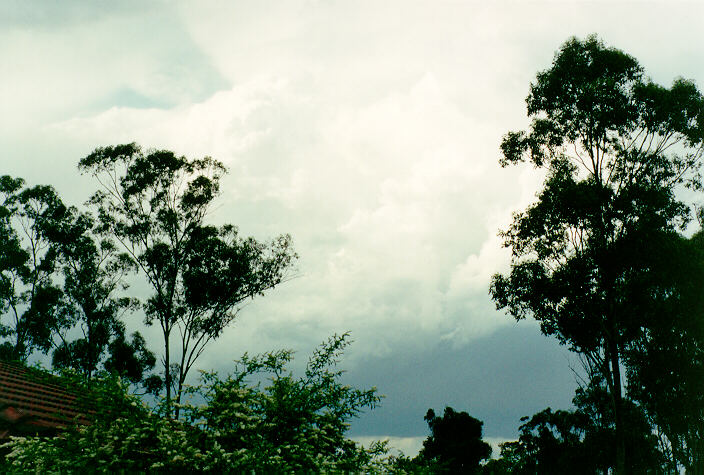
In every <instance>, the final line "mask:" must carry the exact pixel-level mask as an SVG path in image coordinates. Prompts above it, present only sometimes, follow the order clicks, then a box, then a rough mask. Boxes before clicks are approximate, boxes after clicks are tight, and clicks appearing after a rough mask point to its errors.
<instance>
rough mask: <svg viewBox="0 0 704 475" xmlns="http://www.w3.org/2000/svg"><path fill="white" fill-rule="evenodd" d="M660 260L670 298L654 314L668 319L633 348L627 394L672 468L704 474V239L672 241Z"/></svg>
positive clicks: (657, 323) (660, 278) (661, 275)
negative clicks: (644, 415) (642, 413)
mask: <svg viewBox="0 0 704 475" xmlns="http://www.w3.org/2000/svg"><path fill="white" fill-rule="evenodd" d="M658 257H659V260H660V264H661V265H660V266H659V267H658V269H657V276H658V277H657V279H658V281H660V282H662V283H663V287H664V288H666V289H668V293H667V297H666V298H664V299H661V300H660V301H659V302H657V307H656V308H655V309H654V311H656V312H658V313H661V314H663V315H666V316H667V318H662V319H659V320H656V321H654V322H653V325H651V326H650V327H649V328H648V329H647V330H646V331H643V332H642V333H641V334H640V335H639V338H638V339H637V341H636V344H634V345H633V347H632V348H631V349H629V351H628V353H627V355H626V361H627V364H626V368H627V371H628V380H629V388H628V389H629V394H631V395H632V397H633V398H634V399H635V400H636V401H638V402H639V404H641V405H642V407H643V408H644V409H645V410H646V413H647V414H648V416H649V417H650V418H651V421H652V424H653V426H654V427H655V430H656V433H657V434H658V436H659V437H660V441H661V449H662V451H663V453H665V454H666V455H668V456H669V458H670V460H671V468H672V469H673V470H677V469H678V468H679V467H681V468H684V469H685V470H686V472H687V473H704V442H703V441H704V293H702V288H704V234H703V233H702V231H699V232H698V233H697V234H695V235H694V236H692V237H691V238H690V239H686V238H683V237H678V238H677V239H673V241H672V242H671V243H670V245H669V246H667V247H663V248H662V249H661V252H660V253H659V255H658ZM678 465H679V467H678Z"/></svg>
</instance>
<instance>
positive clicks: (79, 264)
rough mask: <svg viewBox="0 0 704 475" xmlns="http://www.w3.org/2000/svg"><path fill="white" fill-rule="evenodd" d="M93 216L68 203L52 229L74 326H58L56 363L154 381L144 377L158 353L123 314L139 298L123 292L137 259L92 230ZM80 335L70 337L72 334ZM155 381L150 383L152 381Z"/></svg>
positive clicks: (69, 320) (65, 307)
mask: <svg viewBox="0 0 704 475" xmlns="http://www.w3.org/2000/svg"><path fill="white" fill-rule="evenodd" d="M93 227H94V220H93V218H92V217H91V216H90V215H88V214H87V213H79V212H78V211H77V210H76V209H74V208H69V210H68V213H67V216H66V219H65V220H64V221H63V222H62V225H61V226H55V227H53V228H52V229H50V230H49V232H48V236H49V238H50V239H51V240H52V242H53V243H54V245H55V247H56V249H57V254H58V263H59V267H60V270H61V275H62V277H63V279H62V281H63V282H62V286H61V290H62V292H63V310H64V314H65V315H67V324H68V325H70V327H71V329H73V330H74V331H73V332H60V333H59V334H58V337H59V343H58V345H57V346H56V348H55V349H54V351H53V355H52V356H53V366H54V367H56V368H73V369H74V370H76V371H78V372H79V373H81V374H83V375H84V376H86V377H87V378H91V377H92V376H93V375H94V374H95V372H96V371H98V370H99V369H105V370H108V371H110V372H116V373H118V374H120V375H122V376H123V377H125V378H127V379H128V380H129V381H131V382H132V383H134V384H140V383H141V384H144V385H146V386H150V385H151V386H153V385H154V379H153V378H152V379H148V378H146V379H145V373H146V372H147V371H149V370H151V369H152V368H153V367H154V365H155V363H156V358H155V356H154V354H153V353H152V352H150V351H149V350H148V349H147V348H146V344H145V340H144V338H143V337H142V336H141V335H140V334H139V332H135V333H133V334H132V335H131V338H129V337H128V336H127V334H126V326H125V323H124V321H123V316H124V315H125V314H126V313H127V312H130V311H133V310H135V309H136V308H137V307H138V305H139V301H138V300H137V299H134V298H130V297H127V296H124V295H123V294H124V292H125V291H126V290H127V288H128V286H127V284H126V283H125V278H126V276H127V275H128V274H130V273H132V272H133V271H134V268H135V265H134V262H133V261H132V260H131V259H130V257H129V255H127V253H125V252H119V249H118V248H117V246H116V244H115V243H114V241H112V240H110V239H107V238H98V237H97V236H94V235H93V233H92V230H93ZM76 333H78V337H76V338H73V339H70V336H71V334H74V335H75V334H76ZM150 381H151V384H150Z"/></svg>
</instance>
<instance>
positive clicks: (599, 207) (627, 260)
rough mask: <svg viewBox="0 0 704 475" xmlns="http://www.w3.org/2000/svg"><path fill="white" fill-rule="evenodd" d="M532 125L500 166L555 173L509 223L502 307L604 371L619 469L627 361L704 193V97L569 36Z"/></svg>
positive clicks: (535, 89)
mask: <svg viewBox="0 0 704 475" xmlns="http://www.w3.org/2000/svg"><path fill="white" fill-rule="evenodd" d="M526 102H527V106H528V115H529V116H531V117H532V118H533V121H532V123H531V126H530V131H529V132H509V133H508V134H506V136H505V137H504V140H503V142H502V144H501V149H502V152H503V159H502V165H504V166H505V165H508V164H514V163H518V162H522V161H524V160H528V161H530V162H531V163H533V164H534V165H535V166H537V167H543V168H545V169H546V170H547V172H548V173H547V178H546V181H545V185H544V187H543V190H542V191H541V192H540V194H539V196H538V201H537V202H536V203H535V204H533V205H531V206H530V207H528V208H527V209H526V210H525V211H524V212H521V213H517V214H515V216H514V221H513V224H512V225H511V226H510V228H509V229H508V230H507V231H505V232H503V233H502V234H503V237H504V244H505V246H507V247H510V248H511V250H512V265H511V270H510V272H509V274H508V275H498V274H497V275H495V276H494V278H493V280H492V283H491V287H490V293H491V295H492V298H493V299H494V301H495V302H496V305H497V308H499V309H506V311H507V312H508V313H509V314H511V315H512V316H514V317H515V318H516V319H522V318H525V317H528V316H532V317H533V318H535V319H536V320H538V321H539V322H540V325H541V330H542V331H543V333H544V334H546V335H554V336H556V337H557V338H558V339H559V341H560V342H561V343H563V344H567V345H569V347H570V349H571V350H573V351H575V352H577V353H579V354H580V355H581V357H582V358H583V360H584V362H585V366H586V368H587V370H588V372H589V373H590V374H591V375H597V374H598V375H599V376H600V377H601V378H603V380H604V381H605V384H606V388H607V391H608V394H609V397H610V399H611V406H612V410H613V413H614V421H615V446H616V454H617V456H616V459H617V466H616V473H625V472H626V470H627V467H628V465H629V464H632V463H633V459H632V458H630V457H629V456H628V455H627V453H626V446H627V442H626V437H627V432H628V431H627V428H625V427H624V389H623V376H622V365H623V364H624V362H625V359H624V358H625V354H626V352H627V351H628V349H629V348H630V347H631V346H632V345H634V343H635V341H636V340H637V339H638V337H639V335H640V334H641V333H642V331H643V329H644V328H647V327H648V326H649V325H650V324H651V323H650V321H649V320H650V319H651V318H657V315H653V314H652V312H649V313H647V314H645V315H643V314H641V313H640V312H637V311H636V309H643V308H651V307H652V305H653V302H651V300H658V299H663V298H665V296H667V295H668V293H669V290H668V289H663V288H662V286H661V285H660V283H658V282H655V281H654V280H653V279H651V278H650V277H651V276H652V273H651V267H652V265H653V264H652V259H653V256H654V255H656V254H657V251H658V244H659V243H662V242H668V241H670V240H672V239H673V238H674V237H675V236H676V232H677V230H678V229H682V228H683V227H684V225H685V224H686V223H687V222H688V220H689V209H688V207H687V206H686V205H685V204H684V203H682V202H680V201H679V200H678V199H677V198H676V196H675V190H676V188H677V187H678V186H681V185H682V186H689V187H692V188H694V189H701V177H700V175H699V171H698V170H699V166H700V159H701V156H702V143H704V99H703V98H702V96H701V94H700V92H699V90H698V89H697V88H696V86H695V85H694V83H693V82H691V81H686V80H683V79H678V80H676V81H675V82H674V83H673V85H672V87H671V88H669V89H668V88H665V87H662V86H659V85H657V84H654V83H652V82H651V81H649V80H647V79H646V78H644V76H643V73H642V68H641V67H640V66H639V65H638V63H637V61H636V60H635V59H634V58H632V57H631V56H629V55H627V54H625V53H623V52H621V51H619V50H616V49H614V48H608V47H606V46H604V45H603V43H601V42H600V41H599V40H598V39H597V38H596V37H594V36H591V37H589V38H587V39H586V40H584V41H580V40H577V39H571V40H569V41H567V42H566V43H565V44H564V45H563V46H562V48H561V49H560V50H559V51H558V53H557V54H556V56H555V59H554V61H553V64H552V67H551V68H550V69H548V70H546V71H543V72H540V73H538V75H537V78H536V82H535V83H533V84H532V85H531V88H530V94H529V96H528V98H527V100H526Z"/></svg>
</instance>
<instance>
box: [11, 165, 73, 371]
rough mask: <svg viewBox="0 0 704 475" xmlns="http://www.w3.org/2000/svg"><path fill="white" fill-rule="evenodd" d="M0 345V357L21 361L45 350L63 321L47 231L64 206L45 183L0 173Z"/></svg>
mask: <svg viewBox="0 0 704 475" xmlns="http://www.w3.org/2000/svg"><path fill="white" fill-rule="evenodd" d="M0 200H2V201H1V202H0V311H2V316H3V321H2V325H1V326H0V336H2V337H4V338H6V339H7V340H6V341H5V342H4V343H3V344H2V346H0V354H1V355H2V357H4V358H9V359H14V360H19V361H26V360H27V358H28V357H29V355H30V354H31V353H32V352H33V351H42V352H44V353H47V352H48V351H50V350H51V349H52V347H53V342H54V337H55V336H56V334H57V332H59V331H61V330H62V329H63V328H65V327H66V325H67V324H68V323H67V321H66V315H65V314H64V313H63V312H62V308H61V300H62V293H61V289H60V288H59V286H58V284H57V283H56V278H55V277H56V276H55V271H56V266H57V257H58V253H57V249H56V247H55V246H54V245H53V243H52V242H51V240H50V239H49V238H48V233H49V232H50V230H51V229H53V228H55V227H56V226H57V225H59V224H60V223H61V221H62V220H63V219H64V216H65V214H66V212H67V208H66V206H65V205H64V204H63V203H62V202H61V200H60V199H59V197H58V195H57V194H56V192H55V191H54V189H53V188H51V187H50V186H34V187H24V181H23V180H22V179H19V178H12V177H9V176H7V175H5V176H2V177H0Z"/></svg>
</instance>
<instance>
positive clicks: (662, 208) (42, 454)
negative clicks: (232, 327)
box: [0, 36, 704, 474]
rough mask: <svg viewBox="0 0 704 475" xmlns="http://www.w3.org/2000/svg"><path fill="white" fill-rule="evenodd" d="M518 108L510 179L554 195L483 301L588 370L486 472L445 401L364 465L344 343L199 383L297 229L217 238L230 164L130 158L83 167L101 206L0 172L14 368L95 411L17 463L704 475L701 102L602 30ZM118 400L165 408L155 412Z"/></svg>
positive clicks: (364, 399)
mask: <svg viewBox="0 0 704 475" xmlns="http://www.w3.org/2000/svg"><path fill="white" fill-rule="evenodd" d="M526 102H527V110H528V116H529V117H530V118H531V119H532V121H531V123H530V126H529V129H528V130H527V131H519V132H509V133H508V134H506V135H505V137H504V139H503V141H502V144H501V151H502V158H501V164H502V165H503V166H509V165H515V164H519V163H521V162H529V163H530V164H532V165H533V166H535V167H538V168H543V169H544V170H545V172H546V179H545V182H544V186H543V188H542V190H540V192H539V193H538V195H537V200H536V201H535V203H533V204H532V205H530V206H529V207H528V208H527V209H526V210H524V211H521V212H517V213H516V214H515V215H514V219H513V223H512V224H511V225H510V226H509V228H508V229H506V230H504V231H502V236H503V238H504V245H505V246H506V247H507V248H509V249H510V250H511V253H512V261H511V267H510V270H509V271H508V272H507V273H506V274H503V275H502V274H496V275H495V276H494V277H493V279H492V282H491V286H490V289H489V291H490V294H491V297H492V298H493V300H494V301H495V303H496V306H497V308H498V309H503V310H505V311H506V312H507V313H508V314H509V315H511V316H512V317H514V318H515V319H517V320H520V319H524V318H534V319H535V320H537V321H538V322H539V324H540V329H541V331H542V332H543V333H544V334H545V335H546V336H550V337H555V338H557V339H558V341H559V342H560V343H561V344H564V345H566V346H567V347H568V348H569V349H570V350H571V351H573V352H574V353H575V354H576V355H578V357H579V359H580V361H581V362H582V365H583V373H582V376H583V378H582V380H581V381H580V384H579V387H578V389H577V391H576V394H575V397H574V400H573V407H572V408H571V409H569V410H553V409H551V408H546V409H544V410H542V411H540V412H538V413H536V414H534V415H532V416H526V417H524V418H523V419H521V425H520V427H519V438H518V439H517V440H516V441H511V442H506V443H504V444H502V445H501V450H500V453H499V454H498V456H497V458H495V459H493V460H490V459H489V457H490V455H491V447H490V446H489V445H488V444H487V443H486V442H484V441H483V440H482V422H481V421H479V420H477V419H475V418H473V417H472V416H470V415H469V414H468V413H467V412H463V411H456V410H454V409H453V408H450V407H447V408H445V410H444V413H443V415H442V416H438V415H436V414H435V412H434V410H432V409H430V410H428V412H427V414H426V416H425V420H426V422H427V423H428V428H429V432H430V434H429V436H428V438H427V439H426V440H425V441H424V443H423V448H422V449H421V451H420V453H419V454H418V456H417V457H415V458H412V459H411V458H408V457H405V456H403V455H399V456H389V454H388V449H387V447H385V446H384V444H375V445H373V446H372V447H370V448H367V449H365V448H362V447H360V446H358V445H357V444H355V443H354V442H352V441H351V440H349V439H348V438H347V437H346V436H345V431H346V430H347V428H348V422H349V420H350V418H352V417H354V416H355V415H357V414H358V413H359V411H361V410H363V409H364V408H373V407H374V406H375V405H377V404H378V403H379V401H380V396H379V395H377V393H376V390H375V389H373V388H372V389H370V390H359V389H356V388H352V387H349V386H346V385H344V384H342V382H341V381H340V378H341V375H342V372H341V371H340V370H337V369H335V366H336V364H337V362H338V361H339V359H340V356H341V352H342V350H343V349H344V348H345V347H346V345H347V344H348V338H347V335H343V336H341V337H333V338H331V339H330V340H329V341H327V342H326V343H324V344H323V345H322V346H321V347H320V348H319V349H318V350H317V351H316V352H315V353H314V355H313V356H312V357H311V359H310V360H309V363H308V365H307V367H306V370H305V372H304V375H303V376H300V377H295V376H294V375H293V374H292V373H291V372H290V371H289V370H288V369H287V364H288V363H289V362H290V361H291V358H292V353H291V352H288V351H280V352H275V353H268V354H265V355H260V356H256V357H250V356H248V355H245V356H244V357H242V359H241V360H240V361H239V364H238V366H237V367H236V368H235V369H234V372H233V373H232V374H231V375H229V376H227V377H224V378H221V377H218V376H217V375H215V374H211V373H203V374H202V376H201V382H200V384H196V385H194V386H192V387H189V386H188V385H186V379H187V377H188V375H189V374H190V370H191V369H192V368H193V366H194V364H195V362H196V360H197V358H198V357H199V356H200V355H201V354H202V352H203V351H204V350H205V348H206V346H207V344H208V342H210V341H212V340H213V339H216V338H218V337H219V336H220V335H221V333H222V331H223V330H224V329H225V328H226V327H227V326H228V325H229V324H230V323H231V322H232V321H233V320H234V319H235V318H236V316H237V313H238V310H239V308H240V306H241V304H242V302H244V301H245V300H246V299H249V298H253V297H255V296H258V295H262V294H263V293H264V292H265V291H267V290H269V289H271V288H273V287H275V286H276V285H278V284H280V283H281V282H283V281H284V280H285V279H286V278H287V277H288V276H289V275H290V271H291V269H292V266H293V264H294V262H295V260H296V254H295V253H294V251H293V250H292V245H291V238H290V237H289V236H288V235H282V236H279V237H278V238H275V239H274V240H272V241H270V242H268V243H262V242H259V241H256V240H255V239H253V238H242V237H240V235H239V233H238V231H237V228H236V227H234V226H232V225H224V226H220V227H216V226H213V225H210V224H208V223H207V222H206V217H207V213H208V210H209V209H210V206H211V204H212V203H213V200H214V199H215V198H216V197H217V195H218V192H219V186H220V179H221V177H222V175H223V173H224V172H225V169H224V167H223V166H222V164H221V163H219V162H217V161H216V160H213V159H210V158H205V159H200V160H189V159H186V158H184V157H178V156H176V155H174V154H173V153H172V152H169V151H161V150H157V151H148V152H143V151H142V150H141V149H140V148H139V147H138V146H137V145H135V144H127V145H118V146H114V147H105V148H99V149H96V150H95V151H94V152H93V153H91V154H90V155H88V156H87V157H85V158H83V159H82V160H81V161H80V163H79V168H80V170H81V171H83V172H84V173H87V174H90V175H91V176H93V177H94V178H95V179H96V181H97V183H98V185H99V190H98V191H97V192H96V193H94V194H93V195H92V197H91V198H90V200H89V205H90V206H89V211H80V210H78V209H77V208H74V207H70V206H66V205H65V204H64V203H63V202H62V201H61V200H60V198H59V197H58V195H57V194H56V192H55V191H54V190H53V189H52V188H51V187H48V186H34V187H28V186H25V184H24V182H23V181H22V180H20V179H17V178H12V177H8V176H3V177H0V200H2V201H1V202H0V299H1V300H0V310H2V321H1V322H0V323H1V325H0V337H2V338H3V341H2V345H0V357H2V358H5V359H12V360H15V361H22V362H26V361H27V359H28V358H29V357H30V356H31V355H32V354H33V353H36V352H42V353H45V354H48V353H51V356H52V362H53V365H54V367H55V368H59V369H68V370H71V371H72V372H69V373H66V374H67V376H66V377H67V378H75V381H76V383H75V384H77V385H85V388H86V389H85V394H91V397H96V395H97V397H99V398H100V401H101V402H100V404H99V405H98V407H99V408H100V409H99V410H98V411H97V413H96V414H95V423H94V424H91V425H89V426H84V427H74V428H71V429H70V430H68V431H67V432H66V433H65V434H63V435H61V436H59V437H56V438H50V439H38V438H28V439H17V440H14V441H13V442H12V443H11V444H10V445H9V446H8V447H9V448H10V450H11V454H10V455H9V457H8V458H7V459H6V464H8V465H7V467H8V468H9V469H12V470H18V471H22V470H26V469H27V468H28V467H31V470H45V469H46V470H49V469H51V470H58V471H63V470H82V469H87V470H89V469H95V470H103V471H192V472H207V471H216V472H238V473H239V472H242V471H251V470H259V471H284V472H291V471H304V472H321V471H323V472H325V471H351V472H360V471H385V472H395V473H487V474H503V473H520V474H537V473H555V474H557V473H585V474H587V473H588V474H594V473H603V474H605V473H617V474H627V473H676V472H678V471H680V470H685V471H686V472H687V473H704V291H703V290H704V232H702V231H699V232H696V233H694V234H693V235H692V234H691V232H690V233H687V230H688V229H689V228H688V226H689V225H690V223H691V221H692V218H693V215H694V214H695V213H694V212H693V211H695V209H693V206H692V204H691V203H687V202H685V201H683V199H682V196H684V194H683V190H685V189H688V190H690V194H691V192H700V191H701V190H702V188H703V185H704V183H703V181H702V176H701V175H700V167H701V159H702V155H703V154H704V97H702V95H701V93H700V91H699V90H698V88H697V87H696V85H695V84H694V83H693V82H692V81H688V80H684V79H677V80H675V81H674V82H673V84H672V86H671V87H669V88H667V87H663V86H661V85H658V84H655V83H654V82H652V81H651V80H650V79H649V78H648V77H647V76H645V74H644V72H643V68H642V67H641V66H640V65H639V64H638V62H637V61H636V60H635V59H634V58H633V57H631V56H629V55H628V54H626V53H624V52H622V51H620V50H617V49H615V48H611V47H607V46H605V45H604V44H603V43H602V42H601V41H600V40H599V39H598V38H596V37H594V36H591V37H588V38H587V39H585V40H579V39H575V38H573V39H570V40H568V41H567V42H566V43H565V44H564V45H563V46H562V47H561V48H560V50H559V51H558V52H557V53H556V55H555V58H554V61H553V63H552V65H551V67H550V68H549V69H547V70H545V71H542V72H539V73H538V75H537V77H536V80H535V82H534V83H533V84H531V86H530V93H529V95H528V98H527V100H526ZM699 218H700V224H701V223H702V221H704V213H703V212H701V210H700V211H699ZM133 273H139V274H140V275H141V276H143V277H144V278H145V280H146V281H147V283H148V284H149V287H150V291H151V294H150V296H149V297H148V299H147V300H146V301H144V302H139V301H137V300H136V299H134V298H132V297H130V296H129V294H128V293H127V292H126V291H127V284H126V277H127V276H128V275H130V274H133ZM140 310H141V312H142V314H143V315H144V321H145V323H146V324H148V325H152V324H156V325H158V326H159V328H160V329H161V333H162V336H163V355H164V357H163V360H162V363H163V367H162V368H160V370H159V371H156V372H155V367H156V361H157V360H156V357H155V355H154V353H152V352H151V351H150V350H149V349H148V348H147V345H146V342H145V340H144V338H143V337H142V336H141V335H140V334H139V333H131V334H129V332H128V331H127V325H126V323H125V320H124V317H125V316H126V315H128V314H130V313H134V312H137V311H140ZM262 374H265V375H268V376H269V379H268V383H266V382H263V380H262V379H261V378H259V379H257V377H256V376H257V375H262ZM128 389H131V391H132V392H133V391H134V390H135V389H139V390H142V391H144V390H146V391H151V392H153V393H155V394H160V395H162V396H163V402H162V403H161V404H158V405H157V406H156V407H149V406H147V405H145V404H143V402H142V400H141V399H139V397H137V396H134V395H133V394H130V391H129V390H128ZM194 397H195V398H194Z"/></svg>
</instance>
